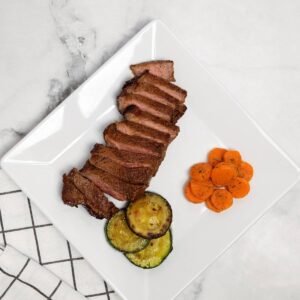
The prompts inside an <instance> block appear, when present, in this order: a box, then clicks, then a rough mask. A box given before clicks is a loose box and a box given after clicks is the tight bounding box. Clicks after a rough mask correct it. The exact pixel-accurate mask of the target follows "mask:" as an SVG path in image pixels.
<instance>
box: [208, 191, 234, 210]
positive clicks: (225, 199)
mask: <svg viewBox="0 0 300 300" xmlns="http://www.w3.org/2000/svg"><path fill="white" fill-rule="evenodd" d="M210 202H211V204H212V205H213V206H214V207H215V208H216V209H217V210H221V211H223V210H225V209H227V208H229V207H231V206H232V203H233V198H232V194H231V193H229V192H228V191H227V190H225V189H222V190H215V191H214V193H213V194H212V196H211V198H210Z"/></svg>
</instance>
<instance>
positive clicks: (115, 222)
mask: <svg viewBox="0 0 300 300" xmlns="http://www.w3.org/2000/svg"><path fill="white" fill-rule="evenodd" d="M105 233H106V237H107V240H108V241H109V243H110V244H111V245H112V246H113V247H114V248H115V249H117V250H119V251H122V252H126V253H132V252H136V251H140V250H142V249H144V248H145V247H146V246H147V245H148V244H149V240H147V239H144V238H141V237H140V236H138V235H136V234H135V233H133V232H132V231H131V230H130V228H129V227H128V225H127V222H126V218H125V212H124V210H120V211H118V212H117V213H116V214H114V215H113V217H112V218H111V219H110V220H109V221H108V222H107V223H106V227H105Z"/></svg>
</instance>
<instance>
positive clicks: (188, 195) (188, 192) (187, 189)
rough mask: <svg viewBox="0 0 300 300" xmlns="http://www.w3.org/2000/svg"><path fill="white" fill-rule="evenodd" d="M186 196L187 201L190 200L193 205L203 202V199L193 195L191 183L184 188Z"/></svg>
mask: <svg viewBox="0 0 300 300" xmlns="http://www.w3.org/2000/svg"><path fill="white" fill-rule="evenodd" d="M184 195H185V197H186V199H187V200H189V201H190V202H193V203H201V202H203V201H202V200H201V199H199V198H197V197H196V196H195V195H194V194H193V193H192V190H191V185H190V182H188V183H187V184H186V185H185V187H184Z"/></svg>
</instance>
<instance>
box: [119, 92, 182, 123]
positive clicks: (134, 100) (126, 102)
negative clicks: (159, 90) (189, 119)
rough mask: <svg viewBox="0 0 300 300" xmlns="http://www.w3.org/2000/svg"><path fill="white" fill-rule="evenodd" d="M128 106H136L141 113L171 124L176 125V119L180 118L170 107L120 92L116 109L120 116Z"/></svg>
mask: <svg viewBox="0 0 300 300" xmlns="http://www.w3.org/2000/svg"><path fill="white" fill-rule="evenodd" d="M129 106H136V107H138V108H139V109H140V110H142V111H145V112H148V113H150V114H152V115H154V116H156V117H158V118H161V119H163V120H165V121H168V122H172V123H176V121H177V120H178V118H180V117H181V114H180V112H179V111H177V110H174V109H172V108H171V107H170V106H167V105H164V104H161V103H159V102H157V101H153V100H151V99H149V98H147V97H144V96H141V95H138V94H128V93H126V92H122V93H121V94H120V95H119V97H118V108H119V111H120V113H121V114H122V113H123V112H124V111H125V110H126V109H127V108H128V107H129Z"/></svg>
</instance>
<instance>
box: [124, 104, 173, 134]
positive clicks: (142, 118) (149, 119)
mask: <svg viewBox="0 0 300 300" xmlns="http://www.w3.org/2000/svg"><path fill="white" fill-rule="evenodd" d="M124 117H125V119H126V120H128V121H132V122H134V123H137V124H139V125H144V126H147V127H150V128H152V129H155V130H158V131H161V132H164V133H167V134H169V135H170V136H171V139H172V140H173V139H174V138H175V137H176V136H177V135H178V133H179V127H178V126H176V125H173V124H170V123H168V122H166V121H163V120H161V119H159V118H157V117H155V116H152V115H150V114H148V113H146V112H143V111H141V110H140V109H138V108H137V107H134V106H133V107H129V108H128V109H127V110H126V111H125V112H124Z"/></svg>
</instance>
